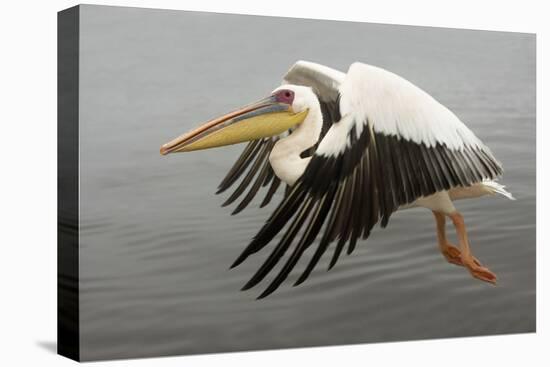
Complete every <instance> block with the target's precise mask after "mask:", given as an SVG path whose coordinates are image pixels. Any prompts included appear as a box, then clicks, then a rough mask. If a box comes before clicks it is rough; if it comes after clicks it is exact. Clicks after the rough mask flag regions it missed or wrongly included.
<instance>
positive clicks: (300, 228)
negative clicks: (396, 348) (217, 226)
mask: <svg viewBox="0 0 550 367" xmlns="http://www.w3.org/2000/svg"><path fill="white" fill-rule="evenodd" d="M242 142H249V143H248V145H247V146H246V147H245V149H244V151H243V152H242V154H241V155H240V156H239V158H238V159H237V161H236V162H235V164H234V165H233V167H232V168H231V169H230V171H229V173H228V174H227V176H226V177H225V178H224V179H223V181H222V182H221V184H220V186H219V190H218V193H220V192H223V191H225V190H227V189H228V188H229V187H231V186H233V185H236V182H237V181H238V179H239V178H240V177H242V176H243V175H244V178H242V180H241V181H240V183H239V184H238V185H236V186H237V187H236V190H235V192H234V193H233V194H232V195H230V196H229V198H228V199H227V201H226V202H225V203H224V204H223V206H226V205H229V204H231V203H233V202H234V201H235V200H236V199H238V198H239V197H240V196H241V195H242V194H243V193H244V192H245V191H246V190H247V189H249V190H248V192H247V193H246V195H244V198H243V199H242V201H241V202H240V204H238V205H237V207H236V209H235V211H234V212H233V214H235V213H238V212H240V211H241V210H243V209H244V208H245V207H246V206H247V205H248V204H249V203H250V202H251V200H252V199H253V197H254V196H255V195H256V194H257V193H258V191H259V190H260V189H261V188H262V187H268V188H266V189H265V190H267V191H266V196H265V199H264V200H263V201H262V203H261V204H260V207H263V206H265V205H267V204H268V203H269V202H270V200H271V199H272V197H273V195H274V193H275V192H276V191H277V189H278V188H279V187H280V184H281V182H282V183H284V184H286V190H285V194H284V197H283V199H282V200H281V202H280V203H279V205H278V206H277V208H276V209H275V210H274V212H273V213H272V214H271V216H270V217H269V219H268V220H267V221H266V223H265V224H264V225H263V227H262V228H261V229H260V230H259V232H258V233H257V234H256V235H255V236H254V237H253V239H252V240H251V242H250V244H249V245H248V246H247V247H246V248H245V249H244V251H243V252H242V253H241V255H240V256H239V257H238V258H237V259H236V260H235V262H234V263H233V265H232V266H231V267H232V268H233V267H235V266H237V265H239V264H240V263H242V262H243V261H244V260H245V259H246V258H248V257H249V256H250V255H252V254H255V253H257V252H259V251H260V250H262V249H263V248H264V247H265V246H266V245H267V244H268V243H270V242H271V241H272V240H273V239H274V238H275V237H276V236H277V235H278V234H281V236H280V239H279V240H278V243H277V244H276V245H275V246H274V248H273V250H272V251H271V254H269V256H267V258H266V260H265V262H264V263H263V265H262V266H261V267H260V268H259V269H258V270H257V272H256V273H255V274H254V275H253V276H252V278H251V279H250V280H249V281H248V283H246V284H245V285H244V287H243V290H245V289H249V288H251V287H253V286H255V285H257V284H258V283H259V282H260V281H262V280H263V279H264V278H265V277H266V275H268V274H269V273H270V272H271V271H272V270H273V268H274V267H275V266H276V265H277V263H278V262H279V261H280V260H281V259H282V258H283V255H285V253H287V252H290V253H289V255H287V257H286V258H285V260H286V262H285V263H284V265H282V266H281V268H280V270H279V271H278V273H277V275H275V276H274V277H273V279H272V280H271V283H270V284H269V285H268V286H267V288H266V289H265V290H264V292H263V293H261V295H260V296H259V297H258V298H263V297H266V296H268V295H269V294H271V293H272V292H273V291H275V290H276V289H277V288H278V287H279V286H280V285H281V283H282V282H283V281H284V280H285V279H286V278H287V276H288V275H289V273H290V272H291V270H292V269H293V268H294V267H295V266H296V264H297V263H298V261H299V260H300V258H301V256H302V255H303V254H304V252H305V251H306V250H307V249H308V248H310V247H312V245H313V248H312V251H313V253H312V257H311V259H310V260H309V262H308V263H307V265H305V268H304V270H303V271H302V273H301V275H300V276H299V277H298V279H297V281H296V283H295V284H294V285H298V284H301V283H302V282H304V281H305V280H306V279H307V278H308V276H309V275H310V274H311V272H312V270H313V269H314V268H315V266H316V265H317V263H318V262H319V260H320V258H321V257H322V256H323V255H324V254H325V252H327V249H328V248H329V245H330V244H331V243H335V246H334V250H333V252H332V258H331V260H330V263H329V269H330V268H332V267H333V266H334V265H335V264H336V262H337V260H338V258H339V257H340V255H341V253H342V251H344V250H345V251H346V252H347V253H348V254H350V253H352V252H353V250H354V249H355V247H356V243H357V240H358V239H366V238H367V237H368V236H369V234H370V233H371V230H372V229H373V227H374V225H375V224H376V223H380V226H381V227H382V228H385V227H386V226H387V225H388V222H389V219H390V216H391V215H392V214H393V213H394V212H396V211H397V210H401V209H405V208H412V207H423V208H427V209H429V210H431V211H432V213H433V216H434V218H435V223H436V231H437V243H438V246H439V250H440V251H441V253H442V254H443V256H444V258H445V259H446V260H447V261H448V262H450V263H452V264H456V265H460V266H463V267H465V268H466V269H467V270H468V271H469V272H470V274H471V275H472V276H473V277H475V278H477V279H480V280H483V281H486V282H489V283H493V284H495V283H496V276H495V274H494V273H493V272H491V271H490V270H489V269H488V268H487V267H486V266H484V265H482V264H481V262H480V261H479V260H478V259H476V258H475V257H474V256H473V254H472V252H471V249H470V245H469V242H468V235H467V231H466V226H465V224H464V218H463V216H462V215H461V213H460V212H459V211H458V210H457V209H456V208H455V206H454V205H453V201H455V200H458V199H466V198H477V197H481V196H485V195H494V194H501V195H503V196H505V197H507V198H509V199H513V197H512V195H511V194H510V193H509V192H507V191H506V190H505V189H504V186H502V185H501V184H499V183H497V182H496V181H495V179H497V178H498V177H499V176H501V175H502V166H501V164H500V163H499V162H498V161H497V160H496V159H495V157H494V156H493V154H492V153H491V151H490V150H489V148H488V147H487V146H486V145H485V144H483V142H481V140H480V139H478V138H477V137H476V136H475V135H474V133H473V132H472V131H471V130H470V129H468V128H467V127H466V125H465V124H464V123H463V122H462V121H461V120H460V119H459V118H458V117H457V116H456V115H455V114H454V113H453V112H451V111H450V110H449V109H447V108H446V107H445V106H443V105H442V104H440V103H439V102H438V101H436V100H435V99H434V98H433V97H431V96H430V95H429V94H427V93H426V92H424V91H423V90H422V89H420V88H419V87H417V86H415V85H414V84H412V83H410V82H409V81H407V80H405V79H404V78H402V77H400V76H398V75H396V74H394V73H391V72H389V71H386V70H384V69H381V68H379V67H375V66H371V65H367V64H363V63H359V62H356V63H354V64H352V65H351V66H350V67H349V69H348V72H347V73H346V74H344V73H342V72H340V71H338V70H334V69H332V68H329V67H326V66H323V65H319V64H316V63H312V62H306V61H298V62H297V63H296V64H295V65H294V66H292V68H290V70H289V71H288V72H287V74H286V75H285V77H284V81H283V84H282V85H281V86H279V87H278V88H276V89H275V90H274V91H273V92H272V93H271V94H270V95H269V96H268V97H266V98H264V99H262V100H260V101H258V102H256V103H252V104H249V105H247V106H245V107H243V108H241V109H238V110H236V111H233V112H230V113H228V114H226V115H224V116H222V117H219V118H215V119H213V120H211V121H209V122H207V123H205V124H203V125H202V126H200V127H198V128H196V129H194V130H192V131H190V132H188V133H186V134H183V135H181V136H179V137H177V138H175V139H174V140H172V141H169V142H168V143H166V144H164V145H162V147H161V148H160V153H161V154H163V155H165V154H169V153H175V152H189V151H194V150H200V149H208V148H214V147H220V146H225V145H230V144H237V143H242ZM447 219H450V221H451V222H452V224H453V225H454V228H455V230H456V234H457V239H458V247H456V246H453V245H452V244H451V243H450V242H449V240H448V239H447V235H446V233H445V223H446V220H447ZM318 237H319V239H318ZM317 239H318V240H317ZM289 250H290V251H289Z"/></svg>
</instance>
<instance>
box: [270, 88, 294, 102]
mask: <svg viewBox="0 0 550 367" xmlns="http://www.w3.org/2000/svg"><path fill="white" fill-rule="evenodd" d="M275 97H276V99H277V102H281V103H286V104H292V101H294V92H293V91H291V90H290V89H281V90H279V91H277V92H276V93H275Z"/></svg>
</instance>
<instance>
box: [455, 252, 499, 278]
mask: <svg viewBox="0 0 550 367" xmlns="http://www.w3.org/2000/svg"><path fill="white" fill-rule="evenodd" d="M474 260H475V259H474V258H473V257H472V258H471V259H462V262H463V263H464V266H465V267H466V268H467V269H468V270H469V271H470V274H472V276H473V277H474V278H477V279H479V280H483V281H484V282H488V283H491V284H496V283H497V276H496V275H495V273H493V272H492V271H491V270H489V268H487V267H485V266H483V265H481V264H480V263H479V261H477V260H476V261H474Z"/></svg>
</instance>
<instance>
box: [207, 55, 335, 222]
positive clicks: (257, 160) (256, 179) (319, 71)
mask: <svg viewBox="0 0 550 367" xmlns="http://www.w3.org/2000/svg"><path fill="white" fill-rule="evenodd" d="M344 77H345V74H344V73H342V72H340V71H338V70H334V69H331V68H329V67H326V66H323V65H319V64H315V63H312V62H307V61H298V62H297V63H296V64H294V65H293V66H292V67H291V68H290V70H289V71H288V72H287V74H286V75H285V77H284V82H285V83H290V84H296V85H304V86H308V87H311V88H312V89H313V91H314V92H315V94H316V95H317V97H318V98H319V103H320V105H321V111H322V113H323V128H322V131H321V135H320V138H319V139H320V140H321V139H322V138H323V136H325V134H326V132H327V131H328V129H329V128H330V126H332V124H333V123H334V122H336V121H339V120H340V113H339V106H338V95H337V93H334V91H335V90H337V88H338V86H339V85H340V83H341V82H342V81H343V79H344ZM335 88H336V89H335ZM288 133H291V132H290V131H289V132H288ZM284 136H285V135H281V136H276V137H272V138H264V139H260V140H256V141H252V142H250V143H248V144H247V146H246V147H245V149H244V150H243V152H242V153H241V155H240V156H239V158H238V159H237V161H236V162H235V163H234V164H233V167H231V169H230V170H229V172H228V173H227V174H226V176H225V177H224V179H223V180H222V182H221V183H220V184H219V186H218V191H217V192H216V194H220V193H222V192H224V191H226V190H227V189H229V188H230V187H231V186H233V185H235V184H236V183H237V181H238V180H239V179H240V178H241V177H243V179H242V180H241V181H240V183H239V184H238V185H237V187H236V188H235V191H233V193H232V194H231V195H230V196H229V197H228V198H227V200H226V201H225V202H224V203H223V204H222V206H228V205H230V204H232V203H233V202H235V201H236V200H237V199H238V198H239V197H240V196H241V195H243V194H244V192H245V191H246V190H247V189H248V192H247V193H246V195H245V196H244V198H243V199H242V200H241V201H240V203H239V204H238V205H237V207H236V208H235V210H233V212H232V213H231V214H237V213H239V212H241V211H242V210H243V209H245V208H246V207H247V206H248V204H250V202H251V201H252V199H254V197H255V196H256V194H257V193H258V192H259V191H260V189H261V188H262V187H267V186H269V188H268V189H267V191H266V194H265V197H264V199H263V201H262V202H261V204H260V207H261V208H262V207H264V206H266V205H267V204H269V202H270V201H271V199H272V198H273V195H274V194H275V192H277V189H278V188H279V187H280V186H281V180H279V178H278V177H277V176H275V174H274V172H273V169H272V168H271V165H270V164H269V154H270V153H271V149H273V146H274V145H275V143H276V142H277V140H279V139H280V138H283V137H284ZM316 148H317V145H315V146H313V147H311V148H310V149H307V150H306V151H304V152H303V153H302V157H310V156H312V155H313V153H314V152H315V150H316ZM245 173H246V174H245ZM243 175H244V176H243Z"/></svg>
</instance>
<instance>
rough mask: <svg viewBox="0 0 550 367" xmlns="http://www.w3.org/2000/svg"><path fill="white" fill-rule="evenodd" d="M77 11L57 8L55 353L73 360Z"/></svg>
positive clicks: (76, 353) (76, 349)
mask: <svg viewBox="0 0 550 367" xmlns="http://www.w3.org/2000/svg"><path fill="white" fill-rule="evenodd" d="M79 15H80V8H79V6H75V7H72V8H69V9H66V10H63V11H60V12H59V13H57V353H58V354H60V355H62V356H65V357H68V358H71V359H74V360H77V361H79V360H80V335H79V334H80V327H79V295H78V293H79V281H78V275H79V265H78V260H79V256H78V251H79V241H78V237H79V236H78V229H79V225H78V223H79V221H78V219H79V217H78V214H79V203H78V196H79V179H78V172H79V160H78V98H79V97H78V89H79V88H78V83H79V80H78V75H79V67H78V66H79V55H78V54H79V38H80V35H79Z"/></svg>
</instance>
